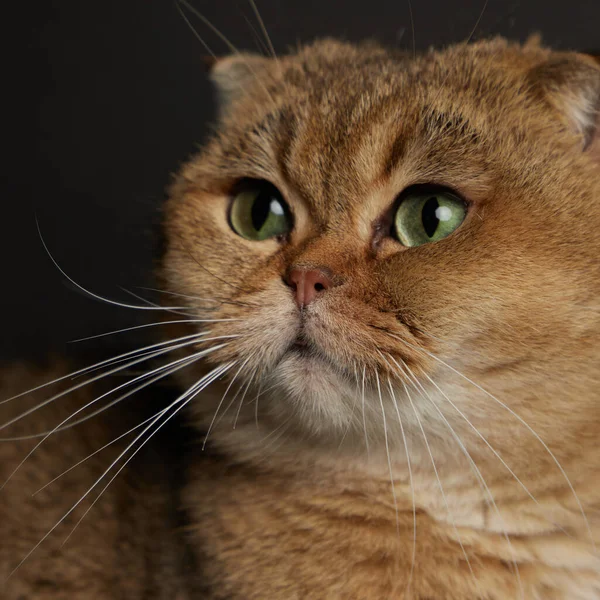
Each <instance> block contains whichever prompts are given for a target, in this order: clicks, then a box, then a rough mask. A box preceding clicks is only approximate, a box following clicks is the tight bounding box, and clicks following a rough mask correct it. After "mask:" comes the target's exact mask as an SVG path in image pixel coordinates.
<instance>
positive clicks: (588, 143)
mask: <svg viewBox="0 0 600 600" xmlns="http://www.w3.org/2000/svg"><path fill="white" fill-rule="evenodd" d="M529 75H530V81H531V83H532V84H533V89H534V90H536V91H537V92H538V93H540V94H541V95H542V96H543V98H544V99H545V100H546V102H548V103H549V104H550V105H551V106H552V107H553V108H554V109H556V112H557V114H558V115H560V116H562V118H563V120H564V121H565V124H566V125H567V126H568V127H570V128H571V129H572V130H573V131H574V132H575V133H577V134H579V135H580V136H581V141H582V148H583V150H584V151H586V152H591V153H593V154H594V156H597V157H598V160H600V59H599V57H597V56H593V55H587V54H575V53H565V54H556V55H554V56H551V57H550V58H549V59H548V60H547V61H546V62H544V63H542V64H541V65H538V66H537V67H535V68H534V69H533V70H532V71H531V72H530V74H529Z"/></svg>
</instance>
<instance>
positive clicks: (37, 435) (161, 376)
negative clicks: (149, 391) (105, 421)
mask: <svg viewBox="0 0 600 600" xmlns="http://www.w3.org/2000/svg"><path fill="white" fill-rule="evenodd" d="M192 356H193V355H192ZM196 360H197V358H189V359H188V360H187V361H185V362H184V363H182V364H181V365H177V366H176V367H173V368H171V369H169V370H168V371H165V372H162V373H160V374H159V375H157V376H156V377H153V378H152V379H150V380H149V381H146V382H144V383H143V384H141V385H138V386H136V387H135V388H133V390H130V391H129V392H127V393H125V394H122V395H121V396H119V397H118V398H116V399H115V400H111V401H110V402H109V403H108V404H105V405H104V406H103V407H102V408H99V409H98V410H95V411H94V412H92V413H90V414H89V415H86V416H85V417H82V418H81V419H77V420H76V421H73V422H72V423H69V424H68V425H65V426H64V427H58V428H55V429H53V430H52V429H50V430H48V431H41V432H39V433H33V434H30V435H23V436H19V437H12V438H0V442H16V441H23V440H33V439H36V438H40V437H44V436H46V435H48V434H51V433H58V432H60V431H65V430H66V429H72V428H73V427H75V426H76V425H80V424H81V423H84V422H85V421H88V420H89V419H92V418H93V417H95V416H97V415H99V414H101V413H103V412H104V411H106V410H108V409H109V408H111V407H112V406H115V405H116V404H118V403H119V402H121V401H122V400H125V398H129V396H133V394H136V393H137V392H139V391H140V390H142V389H144V388H145V387H148V386H150V385H152V384H153V383H156V382H157V381H159V380H160V379H164V378H165V377H168V376H169V375H171V374H172V373H174V372H175V371H177V370H179V369H181V368H184V367H186V366H188V364H192V363H194V362H196ZM166 366H167V367H168V365H166ZM144 375H145V376H148V375H149V374H148V373H145V374H142V376H144ZM129 384H131V381H130V382H129ZM114 391H115V390H114V389H112V390H111V391H110V392H108V393H113V392H114Z"/></svg>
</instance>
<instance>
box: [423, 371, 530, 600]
mask: <svg viewBox="0 0 600 600" xmlns="http://www.w3.org/2000/svg"><path fill="white" fill-rule="evenodd" d="M425 377H427V379H429V381H430V382H431V383H432V384H433V385H434V386H435V387H436V388H437V389H438V390H439V391H440V392H441V390H440V388H439V387H438V386H437V385H436V383H435V382H434V381H433V379H431V377H429V375H425ZM413 380H414V381H415V382H416V383H418V385H419V388H421V390H422V394H421V395H423V394H425V396H424V397H427V398H428V399H429V401H430V402H431V404H432V406H433V407H434V408H435V409H436V411H437V412H438V414H439V415H440V417H441V419H442V420H443V421H444V423H445V424H446V426H447V427H448V429H449V430H450V433H451V434H452V436H453V437H454V439H455V441H456V443H457V444H458V446H459V447H460V449H461V450H462V452H463V454H464V455H465V457H466V458H467V460H468V461H469V464H470V465H471V469H472V470H473V472H474V473H475V475H476V477H477V479H478V480H479V482H480V485H481V486H482V488H483V491H484V493H485V494H486V495H487V497H488V500H487V502H488V506H492V507H493V510H494V511H495V513H496V515H497V516H498V519H499V521H500V523H501V525H502V528H503V534H504V539H505V540H506V543H507V545H508V548H509V551H510V553H511V555H512V563H513V567H514V569H515V576H516V578H517V581H518V584H519V590H520V592H521V594H520V595H521V598H525V592H524V590H523V583H522V581H521V574H520V572H519V566H518V564H517V559H516V555H515V551H514V548H513V545H512V542H511V541H510V538H509V536H508V532H507V530H506V523H505V521H504V518H503V517H502V515H501V513H500V510H499V509H498V505H497V504H496V500H495V499H494V495H493V494H492V492H491V490H490V488H489V487H488V485H487V482H486V481H485V479H484V477H483V475H482V473H481V470H480V469H479V467H478V466H477V464H476V463H475V461H474V460H473V458H472V456H471V454H470V453H469V451H468V450H467V448H466V447H465V445H464V444H463V442H462V440H461V439H460V437H459V435H458V434H457V433H456V431H454V428H453V427H452V425H451V424H450V422H449V421H448V419H447V418H446V416H445V415H444V413H443V412H442V411H441V409H440V408H439V406H437V404H436V403H435V401H434V400H433V398H432V397H431V396H430V395H429V394H428V393H427V391H426V390H425V388H424V387H423V386H422V385H421V383H420V382H419V380H418V379H417V378H416V377H414V374H413ZM443 396H444V397H445V398H447V397H446V395H445V394H443Z"/></svg>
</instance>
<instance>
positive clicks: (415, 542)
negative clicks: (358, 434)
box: [388, 377, 417, 595]
mask: <svg viewBox="0 0 600 600" xmlns="http://www.w3.org/2000/svg"><path fill="white" fill-rule="evenodd" d="M388 386H389V388H390V395H391V397H392V400H393V402H394V408H395V409H396V414H397V415H398V423H399V424H400V432H401V433H402V441H403V442H404V451H405V453H406V464H407V467H408V480H409V482H410V491H411V496H412V513H413V548H412V560H411V564H410V575H409V576H408V583H407V584H406V591H405V595H407V594H408V593H409V591H410V586H411V583H412V578H413V573H414V570H415V559H416V556H417V506H416V503H415V486H414V484H413V476H412V467H411V464H410V453H409V451H408V442H407V441H406V434H405V433H404V424H403V422H402V418H401V417H400V409H399V408H398V402H397V401H396V395H395V394H394V389H393V388H392V382H391V381H390V378H389V377H388Z"/></svg>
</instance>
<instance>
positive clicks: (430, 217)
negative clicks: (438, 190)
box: [421, 196, 440, 237]
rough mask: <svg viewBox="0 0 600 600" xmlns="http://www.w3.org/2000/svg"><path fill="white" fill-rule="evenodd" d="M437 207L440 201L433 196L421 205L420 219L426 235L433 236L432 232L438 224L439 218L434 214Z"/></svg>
mask: <svg viewBox="0 0 600 600" xmlns="http://www.w3.org/2000/svg"><path fill="white" fill-rule="evenodd" d="M439 207H440V203H439V202H438V200H437V198H436V197H435V196H432V197H431V198H429V199H428V200H427V202H425V204H424V205H423V210H422V212H421V221H422V222H423V229H425V233H426V234H427V236H428V237H433V234H434V233H435V230H436V229H437V227H438V225H439V222H440V220H439V219H438V218H437V215H436V214H435V213H436V211H437V209H438V208H439Z"/></svg>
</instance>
